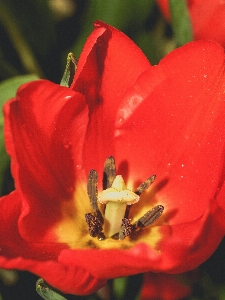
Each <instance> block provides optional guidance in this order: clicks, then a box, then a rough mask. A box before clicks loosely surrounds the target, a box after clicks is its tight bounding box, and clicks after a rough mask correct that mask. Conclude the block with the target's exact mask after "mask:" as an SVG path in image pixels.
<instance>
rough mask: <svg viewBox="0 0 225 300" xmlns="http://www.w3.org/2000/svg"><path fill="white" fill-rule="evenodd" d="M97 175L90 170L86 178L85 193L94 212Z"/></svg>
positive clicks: (96, 195)
mask: <svg viewBox="0 0 225 300" xmlns="http://www.w3.org/2000/svg"><path fill="white" fill-rule="evenodd" d="M97 186H98V173H97V172H96V171H95V170H91V171H90V173H89V176H88V184H87V192H88V197H89V199H90V203H91V207H92V208H93V210H94V212H96V210H98V202H97V200H98V187H97Z"/></svg>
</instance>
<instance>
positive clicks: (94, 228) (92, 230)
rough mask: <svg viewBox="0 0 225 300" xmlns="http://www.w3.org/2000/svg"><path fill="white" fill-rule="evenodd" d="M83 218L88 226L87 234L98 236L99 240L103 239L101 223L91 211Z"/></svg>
mask: <svg viewBox="0 0 225 300" xmlns="http://www.w3.org/2000/svg"><path fill="white" fill-rule="evenodd" d="M85 219H86V222H87V224H88V227H89V234H90V236H92V237H96V236H97V237H98V238H99V240H103V239H105V236H104V233H103V232H102V229H103V228H102V225H101V223H100V221H99V220H98V219H97V218H96V217H95V216H94V215H93V214H91V213H87V214H85Z"/></svg>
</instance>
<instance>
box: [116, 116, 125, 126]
mask: <svg viewBox="0 0 225 300" xmlns="http://www.w3.org/2000/svg"><path fill="white" fill-rule="evenodd" d="M124 121H125V119H124V117H122V116H119V117H118V118H117V120H116V125H117V126H121V125H123V123H124Z"/></svg>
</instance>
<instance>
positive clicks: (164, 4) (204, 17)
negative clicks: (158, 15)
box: [157, 0, 225, 46]
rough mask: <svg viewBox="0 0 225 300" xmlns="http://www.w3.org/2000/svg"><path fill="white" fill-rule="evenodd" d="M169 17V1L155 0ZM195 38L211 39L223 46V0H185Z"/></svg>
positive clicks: (224, 15) (224, 22)
mask: <svg viewBox="0 0 225 300" xmlns="http://www.w3.org/2000/svg"><path fill="white" fill-rule="evenodd" d="M157 2H158V4H159V7H160V8H161V10H162V12H163V13H164V15H165V16H166V18H167V20H169V19H170V12H169V1H168V0H157ZM187 5H188V11H189V13H190V18H191V23H192V29H193V34H194V39H195V40H201V39H203V40H211V41H215V42H218V43H220V44H221V45H223V46H225V2H224V1H223V0H207V1H205V0H187Z"/></svg>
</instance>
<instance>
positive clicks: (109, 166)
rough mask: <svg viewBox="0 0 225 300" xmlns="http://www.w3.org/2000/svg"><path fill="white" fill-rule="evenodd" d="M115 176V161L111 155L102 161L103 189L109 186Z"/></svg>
mask: <svg viewBox="0 0 225 300" xmlns="http://www.w3.org/2000/svg"><path fill="white" fill-rule="evenodd" d="M115 177H116V163H115V159H114V157H113V156H109V157H108V158H106V160H105V163H104V173H103V190H106V189H108V188H110V187H111V185H112V183H113V180H114V179H115Z"/></svg>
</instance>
